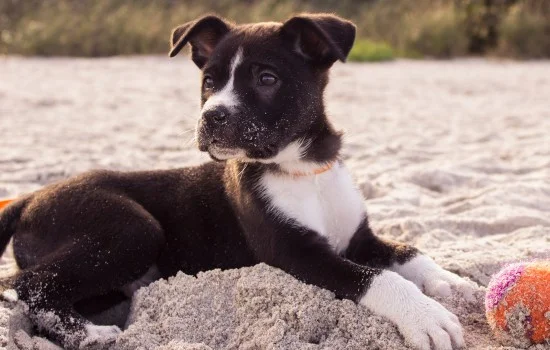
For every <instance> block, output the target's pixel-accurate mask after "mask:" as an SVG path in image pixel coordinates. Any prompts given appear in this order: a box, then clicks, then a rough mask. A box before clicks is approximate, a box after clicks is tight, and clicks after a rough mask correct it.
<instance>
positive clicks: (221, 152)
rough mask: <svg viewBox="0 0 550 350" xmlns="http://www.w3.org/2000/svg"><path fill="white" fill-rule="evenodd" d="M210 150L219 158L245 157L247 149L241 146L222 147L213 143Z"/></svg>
mask: <svg viewBox="0 0 550 350" xmlns="http://www.w3.org/2000/svg"><path fill="white" fill-rule="evenodd" d="M208 151H209V152H210V153H211V154H212V155H213V156H214V157H216V159H219V160H228V159H244V158H246V154H245V151H244V150H243V149H240V148H220V147H216V146H215V145H212V146H210V147H209V148H208Z"/></svg>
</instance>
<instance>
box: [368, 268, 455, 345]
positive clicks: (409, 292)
mask: <svg viewBox="0 0 550 350" xmlns="http://www.w3.org/2000/svg"><path fill="white" fill-rule="evenodd" d="M359 303H360V304H362V305H365V306H366V307H368V308H369V309H370V310H371V311H372V312H374V313H375V314H377V315H380V316H383V317H386V318H388V319H389V320H390V321H392V322H393V323H395V324H396V325H397V328H398V329H399V331H400V332H401V334H402V335H403V337H404V338H405V340H406V341H407V342H408V343H410V344H411V345H413V346H415V347H416V348H418V349H426V350H429V349H431V346H430V339H431V341H432V342H433V344H434V348H435V350H452V349H453V346H452V344H455V346H457V347H463V346H464V337H463V334H462V328H461V326H460V322H459V320H458V318H457V317H456V316H455V315H453V314H452V313H451V312H449V311H448V310H447V309H445V308H444V307H443V306H442V305H441V304H439V303H438V302H437V301H435V300H433V299H431V298H429V297H427V296H425V295H424V294H422V292H421V291H420V290H419V289H418V288H417V287H416V286H415V285H414V284H413V283H412V282H410V281H408V280H406V279H404V278H403V277H401V276H400V275H398V274H397V273H395V272H392V271H383V272H382V273H381V274H380V275H378V276H376V277H374V279H373V281H372V283H371V285H370V288H369V289H368V290H367V292H366V294H365V295H364V296H363V297H362V298H361V300H360V302H359Z"/></svg>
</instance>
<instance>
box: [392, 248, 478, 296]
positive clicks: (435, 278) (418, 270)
mask: <svg viewBox="0 0 550 350" xmlns="http://www.w3.org/2000/svg"><path fill="white" fill-rule="evenodd" d="M390 270H392V271H395V272H397V273H398V274H400V275H401V276H403V277H405V278H406V279H408V280H409V281H411V282H413V283H414V284H416V285H417V286H418V288H420V289H422V290H424V292H425V293H426V294H428V295H431V296H439V297H449V296H450V295H451V292H452V289H453V288H454V289H456V290H457V291H458V292H459V293H460V294H461V295H462V296H464V297H465V298H466V299H467V300H469V301H475V297H474V291H475V286H474V285H473V283H468V282H467V281H466V280H464V279H462V278H461V277H460V276H457V275H455V274H454V273H452V272H449V271H447V270H445V269H443V268H442V267H441V266H439V265H437V264H436V263H435V261H433V260H432V258H430V257H429V256H427V255H422V254H420V255H417V256H415V257H414V258H413V259H411V260H410V261H408V262H406V263H404V264H393V266H391V267H390Z"/></svg>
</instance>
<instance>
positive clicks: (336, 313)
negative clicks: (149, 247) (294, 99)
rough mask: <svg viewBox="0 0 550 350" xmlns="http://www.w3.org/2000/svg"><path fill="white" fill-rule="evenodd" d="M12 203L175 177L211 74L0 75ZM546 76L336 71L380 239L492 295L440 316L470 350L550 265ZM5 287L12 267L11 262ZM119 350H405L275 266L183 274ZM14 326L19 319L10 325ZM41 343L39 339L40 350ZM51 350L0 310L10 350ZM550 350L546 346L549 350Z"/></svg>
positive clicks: (4, 66) (1, 190)
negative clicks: (500, 279) (533, 273)
mask: <svg viewBox="0 0 550 350" xmlns="http://www.w3.org/2000/svg"><path fill="white" fill-rule="evenodd" d="M0 76H1V77H2V79H0V136H1V137H0V150H1V151H0V198H1V197H9V196H16V195H19V194H22V193H25V192H28V191H32V190H35V189H38V188H40V187H41V186H43V185H46V184H48V183H51V182H55V181H58V180H61V179H64V178H67V177H69V176H72V175H75V174H78V173H80V172H83V171H85V170H88V169H95V168H109V169H120V170H138V169H153V168H154V169H162V168H172V167H180V166H186V165H193V164H198V163H200V162H203V161H206V160H207V157H206V156H205V155H204V154H200V153H199V152H198V150H196V147H195V145H194V143H193V129H194V125H195V123H196V119H197V115H198V102H199V71H198V69H196V68H195V67H194V66H193V64H192V63H191V62H190V60H189V59H187V58H185V57H181V58H177V59H171V60H170V59H168V58H165V57H158V56H150V57H117V58H106V59H69V58H49V59H45V58H19V57H4V58H0ZM549 96H550V62H528V63H518V62H506V61H504V62H502V61H488V60H477V59H474V60H453V61H396V62H391V63H380V64H353V63H349V64H345V65H343V64H337V65H336V66H335V67H334V69H333V72H332V74H331V83H330V84H329V87H328V91H327V95H326V101H327V109H328V113H329V115H330V116H331V118H332V120H333V121H334V123H335V125H336V126H337V127H338V128H340V129H342V130H344V131H345V146H344V149H343V152H342V155H343V158H344V159H345V161H346V164H347V166H348V168H349V169H350V170H351V172H352V173H353V175H354V176H355V178H356V181H357V184H358V186H359V188H360V189H361V191H362V193H363V194H364V197H365V205H366V208H367V211H368V213H369V219H370V222H371V226H372V228H373V229H374V231H375V232H377V233H378V234H380V235H383V236H385V237H388V238H392V239H396V240H399V241H403V242H407V243H410V244H413V245H415V246H417V247H418V248H420V249H421V250H422V251H424V252H425V253H427V254H429V255H430V256H432V257H433V258H434V259H435V260H436V261H437V262H438V263H439V264H441V265H442V266H443V267H445V268H447V269H449V270H451V271H453V272H456V273H458V274H459V275H461V276H464V277H466V278H469V279H471V280H472V281H475V282H476V283H479V284H480V287H479V289H478V291H477V294H476V297H477V302H476V303H468V302H467V301H465V300H462V299H461V298H459V297H456V296H453V297H452V298H450V299H448V300H440V301H441V302H442V303H443V304H444V305H445V306H446V307H447V308H448V309H449V310H451V311H453V312H455V313H456V314H457V315H458V317H459V318H460V320H461V322H462V325H463V327H464V330H465V337H466V342H467V348H468V349H513V348H510V347H501V345H500V344H499V343H498V342H497V341H496V340H494V339H493V337H492V336H491V332H490V329H489V327H488V325H487V323H486V321H485V315H484V309H483V295H484V286H486V285H487V283H488V281H489V279H490V276H491V275H492V274H493V273H495V272H496V271H498V270H499V269H500V268H501V267H502V266H503V265H505V264H507V263H510V262H515V261H529V260H532V259H541V258H550V214H549V213H550V102H549V101H550V100H549V99H548V97H549ZM0 264H1V266H0V275H1V274H7V273H8V270H9V269H10V266H12V264H13V259H12V258H11V255H10V252H9V251H8V252H7V253H6V254H4V257H3V258H2V260H1V262H0ZM128 308H130V316H129V319H128V324H127V329H126V330H125V331H124V332H123V333H122V335H121V336H120V337H119V339H118V342H117V345H116V348H120V349H159V350H161V349H162V350H169V349H170V350H176V349H178V350H180V349H188V350H191V349H196V350H204V349H388V350H390V349H392V350H393V349H406V348H407V347H406V344H404V343H403V340H402V338H401V337H400V335H399V333H398V332H397V330H396V328H395V327H394V326H393V325H392V324H390V323H389V322H388V321H386V320H384V319H383V318H381V317H378V316H376V315H373V314H372V313H370V312H369V310H367V309H366V308H364V307H362V306H357V305H355V304H354V303H352V302H351V301H347V300H336V299H334V297H333V295H332V294H331V293H329V292H328V291H325V290H322V289H319V288H317V287H314V286H311V285H306V284H304V283H301V282H299V281H297V280H295V279H294V278H292V277H290V276H289V275H287V274H285V273H284V272H282V271H280V270H277V269H274V268H271V267H269V266H267V265H263V264H260V265H257V266H255V267H250V268H243V269H238V270H229V271H219V270H215V271H209V272H204V273H201V274H199V275H198V276H197V277H191V276H187V275H185V274H183V273H180V274H178V275H177V276H175V277H172V278H170V279H169V280H168V281H166V280H160V281H157V282H155V283H153V284H152V285H150V286H149V287H147V288H142V289H141V290H139V291H138V292H137V293H136V295H135V296H134V300H133V303H132V305H129V304H126V305H121V306H120V307H119V309H117V310H114V311H113V312H112V313H111V315H102V316H98V319H100V320H101V321H103V322H106V320H108V319H111V321H109V322H114V320H113V317H114V318H117V317H118V318H119V319H118V320H117V321H118V322H119V323H120V322H124V319H122V320H121V319H120V318H121V317H122V316H123V315H124V314H125V313H126V312H128ZM10 316H11V318H10ZM33 336H34V337H33ZM16 343H17V344H18V345H19V347H20V348H24V349H54V348H55V346H54V345H53V344H51V343H49V342H47V341H46V340H44V339H42V338H40V337H37V336H35V335H34V334H33V331H32V327H31V326H30V324H29V323H28V320H27V319H26V317H25V316H24V315H23V314H22V313H21V312H20V311H19V310H18V309H14V308H13V306H12V305H10V304H8V303H6V302H1V303H0V347H9V348H14V346H15V344H16ZM546 348H550V346H548V345H539V346H533V347H532V349H546Z"/></svg>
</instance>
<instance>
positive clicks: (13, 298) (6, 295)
mask: <svg viewBox="0 0 550 350" xmlns="http://www.w3.org/2000/svg"><path fill="white" fill-rule="evenodd" d="M2 298H3V299H4V300H5V301H7V302H10V303H15V302H17V301H18V300H19V295H18V294H17V291H16V290H15V289H6V290H5V291H4V292H3V293H2Z"/></svg>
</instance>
